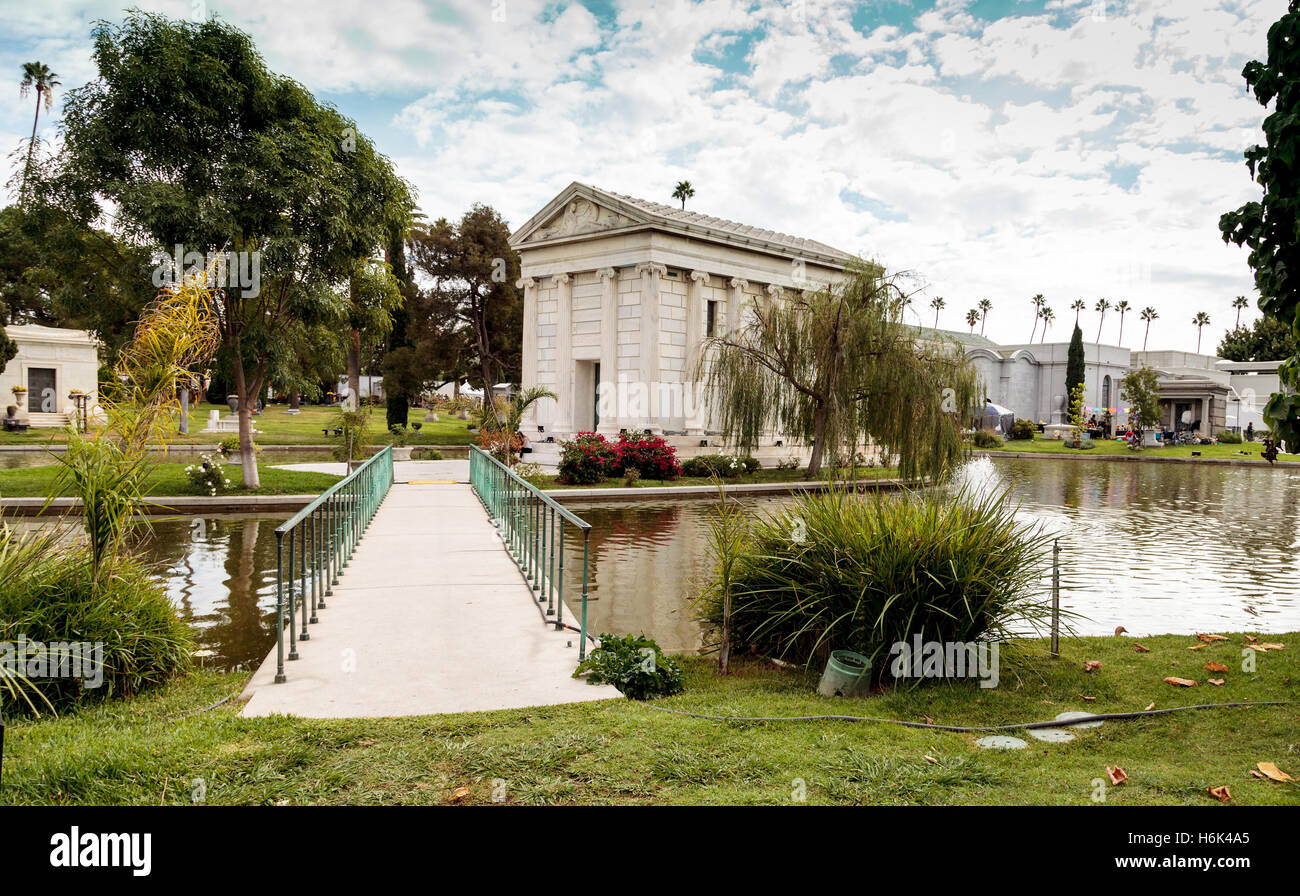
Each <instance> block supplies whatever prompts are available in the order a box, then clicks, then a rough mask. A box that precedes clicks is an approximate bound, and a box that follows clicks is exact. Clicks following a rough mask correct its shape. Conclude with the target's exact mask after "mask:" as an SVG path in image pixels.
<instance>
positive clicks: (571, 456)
mask: <svg viewBox="0 0 1300 896" xmlns="http://www.w3.org/2000/svg"><path fill="white" fill-rule="evenodd" d="M559 471H560V481H561V482H564V483H566V484H569V485H595V484H596V483H597V482H602V481H604V479H605V477H606V476H608V475H609V474H610V473H612V472H614V449H613V448H612V447H611V446H610V444H609V442H607V441H605V437H604V436H602V435H600V434H598V433H594V432H580V433H578V435H577V436H575V437H574V438H573V439H572V440H570V441H568V442H563V443H561V445H560V467H559Z"/></svg>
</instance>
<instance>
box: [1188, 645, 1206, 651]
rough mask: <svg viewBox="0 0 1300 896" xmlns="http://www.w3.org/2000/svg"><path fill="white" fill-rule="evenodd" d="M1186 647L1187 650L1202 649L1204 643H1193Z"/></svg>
mask: <svg viewBox="0 0 1300 896" xmlns="http://www.w3.org/2000/svg"><path fill="white" fill-rule="evenodd" d="M1187 649H1188V650H1204V649H1205V645H1204V644H1193V645H1192V646H1191V647H1189V648H1187Z"/></svg>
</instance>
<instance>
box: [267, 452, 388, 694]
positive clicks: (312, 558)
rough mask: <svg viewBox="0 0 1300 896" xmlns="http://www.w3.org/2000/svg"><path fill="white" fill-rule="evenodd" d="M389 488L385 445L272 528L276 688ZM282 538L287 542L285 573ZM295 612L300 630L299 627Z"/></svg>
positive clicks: (296, 657) (282, 679) (307, 635)
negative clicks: (286, 663) (286, 642)
mask: <svg viewBox="0 0 1300 896" xmlns="http://www.w3.org/2000/svg"><path fill="white" fill-rule="evenodd" d="M392 484H393V446H391V445H389V446H387V447H386V448H384V450H383V451H380V452H379V453H378V454H376V455H374V456H373V457H371V458H370V459H368V460H367V461H366V462H365V463H363V464H362V465H361V466H359V467H357V468H356V469H355V470H353V471H352V472H351V473H349V474H348V475H347V476H345V477H344V478H342V479H340V480H339V481H338V482H336V483H334V484H333V485H331V486H330V487H329V488H328V489H326V490H325V491H324V492H323V493H322V494H321V495H320V497H318V498H317V499H316V500H314V501H312V502H311V503H310V504H308V505H307V506H306V507H304V508H303V509H302V510H300V511H298V512H297V513H295V514H294V515H293V516H291V517H290V518H289V519H288V520H286V521H285V522H284V523H283V524H282V525H281V526H279V527H278V528H276V530H275V610H276V613H275V635H276V646H275V682H276V684H280V683H282V682H284V681H285V680H286V679H285V674H284V661H285V660H286V659H290V660H296V659H298V642H299V641H309V640H311V633H310V632H309V631H308V630H307V626H308V625H315V624H316V623H317V622H318V621H319V620H318V619H317V617H316V612H317V611H318V610H323V609H325V598H326V597H329V596H331V595H333V594H334V586H335V585H337V584H338V583H339V575H340V573H342V571H343V570H344V568H346V567H347V565H348V560H350V559H351V558H352V552H353V551H355V550H356V547H357V543H358V542H360V541H361V536H362V534H364V533H365V531H366V527H367V526H369V525H370V521H371V520H372V519H374V516H375V513H376V512H377V511H378V510H379V505H380V503H381V502H382V501H383V500H384V496H385V495H387V494H388V488H389V486H391V485H392ZM286 535H287V536H288V542H289V552H288V559H289V563H288V566H287V567H286V566H285V549H284V548H285V536H286ZM286 572H287V574H286ZM286 598H287V601H286ZM286 610H287V611H288V612H287V614H286ZM308 610H310V611H311V612H310V615H308ZM299 611H301V614H302V621H301V624H299V622H298V614H299ZM286 618H288V620H289V653H288V656H287V657H286V656H285V650H284V628H285V626H284V621H285V619H286Z"/></svg>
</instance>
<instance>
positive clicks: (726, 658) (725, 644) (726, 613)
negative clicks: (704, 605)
mask: <svg viewBox="0 0 1300 896" xmlns="http://www.w3.org/2000/svg"><path fill="white" fill-rule="evenodd" d="M720 634H721V638H722V643H721V644H720V645H718V672H719V673H720V674H722V675H728V674H730V672H731V586H730V585H728V586H727V590H726V591H724V592H723V594H722V632H721V633H720Z"/></svg>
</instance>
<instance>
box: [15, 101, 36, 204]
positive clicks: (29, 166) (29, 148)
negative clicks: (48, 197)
mask: <svg viewBox="0 0 1300 896" xmlns="http://www.w3.org/2000/svg"><path fill="white" fill-rule="evenodd" d="M40 120H41V92H40V91H39V90H38V91H36V117H35V118H33V119H32V139H31V142H30V143H28V144H27V164H26V165H25V166H24V167H23V185H22V188H21V189H20V190H19V193H20V194H22V193H26V192H27V175H29V174H31V171H32V150H33V149H35V148H36V125H37V123H38V122H39V121H40Z"/></svg>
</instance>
